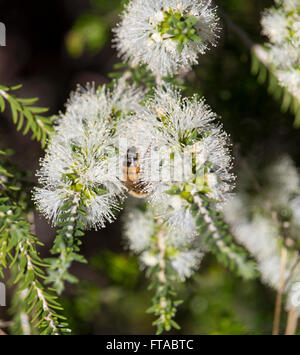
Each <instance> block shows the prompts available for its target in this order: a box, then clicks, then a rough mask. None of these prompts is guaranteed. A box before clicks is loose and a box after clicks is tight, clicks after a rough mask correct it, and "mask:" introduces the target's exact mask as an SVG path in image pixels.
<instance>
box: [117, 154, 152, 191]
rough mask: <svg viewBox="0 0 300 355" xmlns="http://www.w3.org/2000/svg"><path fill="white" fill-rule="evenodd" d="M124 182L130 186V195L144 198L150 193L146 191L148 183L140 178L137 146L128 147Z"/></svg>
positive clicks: (124, 163)
mask: <svg viewBox="0 0 300 355" xmlns="http://www.w3.org/2000/svg"><path fill="white" fill-rule="evenodd" d="M122 171H123V179H124V180H123V184H124V185H125V186H126V187H127V188H128V190H129V193H130V195H132V196H135V197H138V198H143V197H146V196H148V195H149V192H146V191H145V188H146V184H145V183H143V182H141V180H140V171H141V167H140V155H139V153H138V151H137V149H136V147H130V148H128V149H127V153H126V158H125V159H124V161H123V167H122Z"/></svg>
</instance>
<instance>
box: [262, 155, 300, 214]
mask: <svg viewBox="0 0 300 355" xmlns="http://www.w3.org/2000/svg"><path fill="white" fill-rule="evenodd" d="M264 177H265V180H266V182H265V189H264V191H263V192H262V196H261V197H262V198H263V199H265V200H268V201H270V203H272V205H273V206H276V207H277V206H284V205H287V204H288V201H290V199H291V197H292V196H294V194H296V193H299V192H300V177H299V174H298V171H297V169H296V167H295V165H294V163H293V161H292V159H291V158H290V157H289V156H282V157H280V158H278V159H277V160H276V161H275V162H274V163H273V164H271V165H270V166H269V167H267V168H266V169H265V171H264Z"/></svg>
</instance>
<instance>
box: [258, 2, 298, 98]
mask: <svg viewBox="0 0 300 355" xmlns="http://www.w3.org/2000/svg"><path fill="white" fill-rule="evenodd" d="M277 5H278V6H277V7H275V8H271V9H269V10H266V11H265V12H264V13H263V16H262V19H261V24H262V32H263V34H264V35H265V36H267V37H268V38H269V41H270V43H267V45H266V47H267V49H268V60H269V62H270V64H271V65H272V66H273V70H274V74H275V76H276V77H277V78H278V81H279V83H280V85H281V86H283V87H285V88H287V90H288V91H289V93H290V94H291V95H292V96H294V97H295V98H296V99H297V100H298V101H300V89H299V87H300V85H299V84H300V74H299V67H300V13H299V7H300V2H299V0H285V1H281V0H280V1H277Z"/></svg>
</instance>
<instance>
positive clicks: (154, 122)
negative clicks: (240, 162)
mask: <svg viewBox="0 0 300 355" xmlns="http://www.w3.org/2000/svg"><path fill="white" fill-rule="evenodd" d="M138 117H139V119H140V120H142V121H144V122H145V123H146V124H149V123H150V126H151V127H152V132H153V137H154V138H153V146H151V151H150V153H151V154H149V156H148V157H146V159H144V161H143V164H142V167H143V168H142V169H141V179H142V180H143V181H144V183H145V185H147V186H149V192H151V194H150V197H149V199H150V201H151V202H152V203H153V204H154V205H155V206H156V208H157V211H159V212H158V213H160V214H165V216H168V217H169V219H170V221H172V223H173V222H174V223H175V222H176V221H177V222H178V223H179V224H182V223H181V222H182V221H183V220H184V219H186V218H185V217H184V216H187V214H188V212H187V208H186V207H187V205H188V203H187V201H185V200H184V199H180V198H179V197H178V196H170V195H169V194H168V191H169V190H170V189H172V188H173V187H174V186H179V187H183V186H186V185H187V184H188V185H190V189H191V191H193V190H195V191H196V190H197V191H200V190H201V191H203V192H205V193H207V195H208V196H209V197H210V198H212V199H214V200H216V201H217V202H218V203H219V205H220V206H221V204H222V203H223V202H225V201H226V200H227V198H228V196H229V193H230V191H231V190H232V188H233V183H232V181H233V175H232V174H231V172H230V170H231V156H230V153H229V148H228V138H227V135H226V133H225V132H224V131H223V130H222V127H221V126H220V125H218V124H217V123H215V120H216V115H215V114H214V113H213V112H212V111H211V109H210V108H209V106H208V105H206V104H205V102H204V100H199V99H198V98H197V97H196V96H195V97H193V98H192V99H186V98H182V97H181V95H180V93H179V92H178V91H174V90H173V89H172V88H171V87H165V88H158V89H157V90H156V92H155V95H154V97H153V98H152V99H150V100H149V101H148V102H146V104H145V107H142V108H140V111H139V113H138ZM188 224H190V219H189V223H188Z"/></svg>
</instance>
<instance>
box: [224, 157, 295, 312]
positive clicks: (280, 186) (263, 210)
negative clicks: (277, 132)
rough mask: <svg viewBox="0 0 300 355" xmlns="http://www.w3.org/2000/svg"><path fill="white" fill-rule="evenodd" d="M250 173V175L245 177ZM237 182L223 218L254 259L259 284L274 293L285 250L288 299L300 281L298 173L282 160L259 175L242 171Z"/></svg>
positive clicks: (287, 162) (288, 159) (282, 158)
mask: <svg viewBox="0 0 300 355" xmlns="http://www.w3.org/2000/svg"><path fill="white" fill-rule="evenodd" d="M250 170H251V173H250V174H249V173H247V171H250ZM240 181H241V182H240V187H239V192H238V193H237V194H236V195H235V196H234V197H233V198H232V200H231V201H230V202H229V203H228V204H227V205H226V208H225V217H226V219H227V221H228V222H229V223H230V224H231V226H232V232H233V234H234V236H235V237H236V239H237V240H238V242H240V243H241V244H242V245H244V246H245V247H246V248H247V249H248V250H249V251H250V253H251V254H252V255H253V256H254V257H255V258H256V259H257V261H258V269H259V272H260V274H261V278H262V280H263V281H264V282H265V283H266V284H268V285H270V286H271V287H273V288H274V289H276V290H278V287H279V284H280V270H281V260H282V259H281V258H282V248H283V246H284V247H285V249H286V250H287V263H286V269H285V274H284V279H285V282H286V284H285V291H286V292H287V293H288V295H289V294H290V292H291V287H292V285H293V283H294V282H296V281H299V277H300V263H299V261H300V259H299V253H298V249H299V242H300V238H299V233H300V227H299V222H298V216H299V215H300V203H299V197H300V180H299V175H298V172H297V169H296V168H295V166H294V164H293V162H292V160H291V159H290V158H289V157H288V156H283V157H281V158H279V159H278V160H277V161H275V162H274V163H273V164H271V165H270V166H269V167H267V168H265V169H263V170H260V171H259V173H256V172H255V170H254V169H253V167H252V168H250V167H249V170H247V169H245V171H244V174H242V176H241V177H240ZM254 191H255V192H254ZM297 262H298V266H297ZM289 297H290V296H289ZM287 307H289V305H288V306H287Z"/></svg>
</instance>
